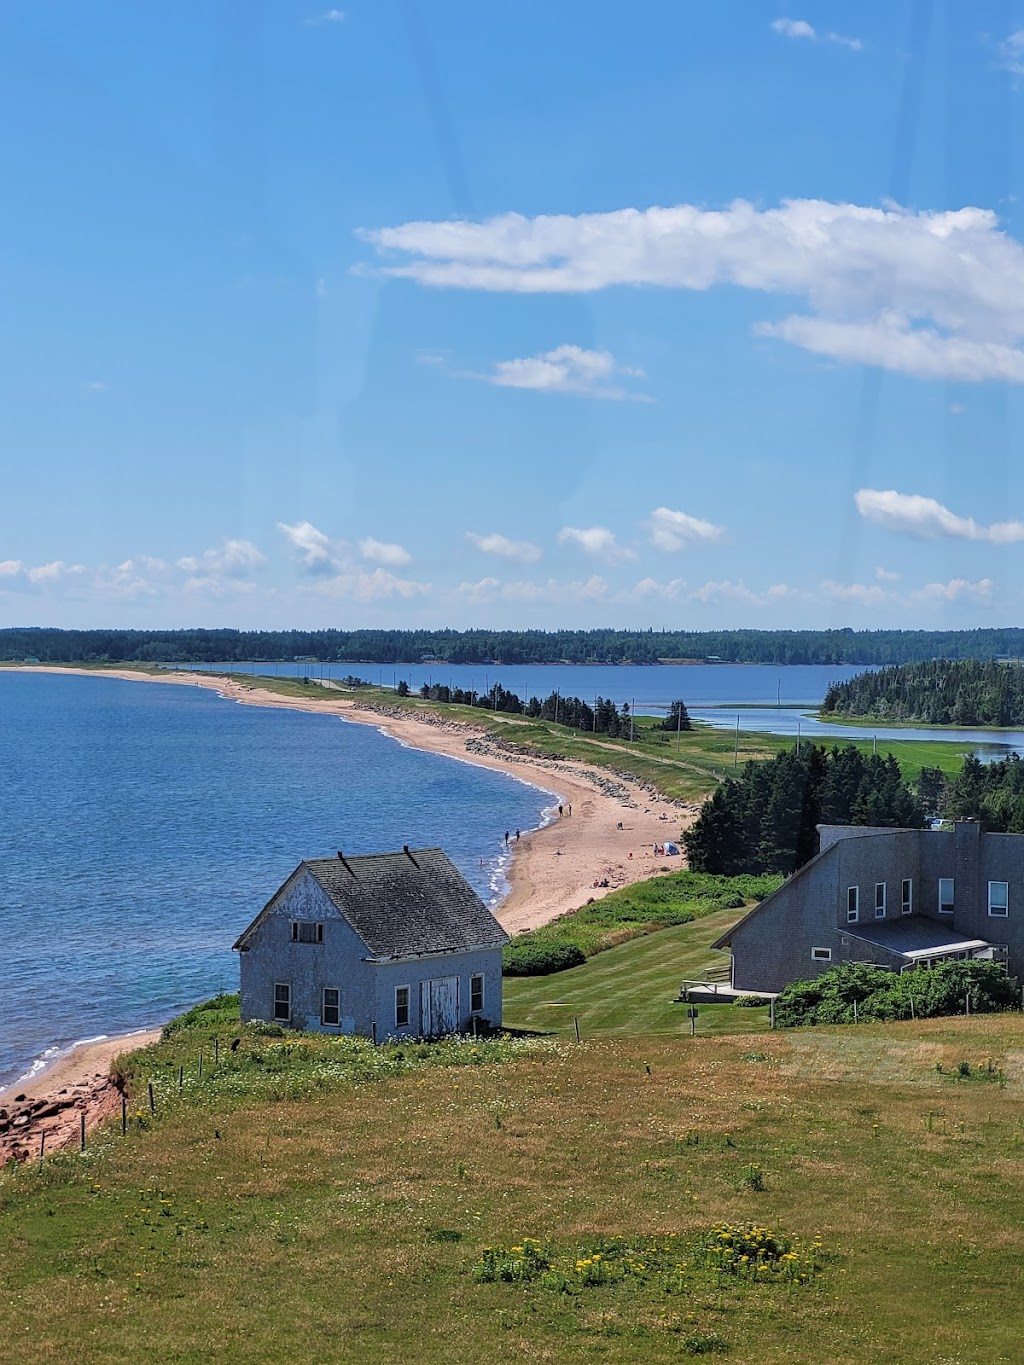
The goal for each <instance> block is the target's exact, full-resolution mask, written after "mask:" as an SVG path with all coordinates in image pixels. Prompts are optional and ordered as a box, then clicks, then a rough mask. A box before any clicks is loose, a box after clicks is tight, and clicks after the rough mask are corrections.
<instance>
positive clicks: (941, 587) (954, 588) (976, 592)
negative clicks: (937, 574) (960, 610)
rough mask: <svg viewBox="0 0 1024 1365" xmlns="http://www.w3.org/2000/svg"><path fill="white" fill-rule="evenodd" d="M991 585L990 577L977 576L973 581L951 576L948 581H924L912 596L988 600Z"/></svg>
mask: <svg viewBox="0 0 1024 1365" xmlns="http://www.w3.org/2000/svg"><path fill="white" fill-rule="evenodd" d="M993 586H994V585H993V583H992V580H991V578H979V579H978V580H977V581H975V582H972V581H971V580H970V579H969V578H951V579H950V580H949V581H948V583H926V584H925V585H924V587H923V588H918V589H917V591H916V592H915V593H913V594H912V596H913V597H916V598H918V599H920V600H921V601H925V602H938V603H944V602H963V601H967V602H988V601H990V600H991V598H992V590H993Z"/></svg>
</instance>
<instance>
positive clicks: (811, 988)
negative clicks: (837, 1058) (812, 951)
mask: <svg viewBox="0 0 1024 1365" xmlns="http://www.w3.org/2000/svg"><path fill="white" fill-rule="evenodd" d="M1019 998H1020V994H1019V986H1018V984H1017V982H1016V981H1015V980H1014V979H1013V978H1012V977H1009V976H1007V974H1006V972H1005V971H1004V969H1003V968H1002V966H1001V965H1000V964H999V963H998V962H942V963H939V965H938V966H936V967H931V968H929V969H928V970H926V971H925V970H918V971H911V972H902V973H896V972H889V971H886V969H885V968H884V967H874V966H871V965H869V964H868V963H866V962H846V963H843V964H842V965H841V966H838V967H833V968H831V969H830V970H829V971H827V972H822V974H821V975H820V976H819V977H816V978H815V979H814V980H813V981H793V982H791V983H790V984H789V985H788V986H787V987H786V988H785V989H784V990H783V991H782V993H781V994H780V995H779V998H778V1000H776V1002H775V1023H776V1025H777V1026H778V1027H780V1028H794V1027H798V1026H800V1025H809V1024H852V1023H853V1022H854V1002H856V1005H857V1018H858V1019H880V1020H888V1019H910V1018H918V1019H929V1018H934V1017H936V1016H940V1015H950V1014H963V1013H964V1011H965V1008H966V1002H967V1000H968V999H969V1000H970V1004H971V1013H972V1014H974V1013H977V1014H986V1013H992V1012H993V1011H995V1010H1007V1009H1012V1008H1013V1007H1014V1006H1015V1005H1016V1004H1017V1002H1018V1000H1019Z"/></svg>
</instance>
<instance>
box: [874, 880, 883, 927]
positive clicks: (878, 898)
mask: <svg viewBox="0 0 1024 1365" xmlns="http://www.w3.org/2000/svg"><path fill="white" fill-rule="evenodd" d="M875 919H885V882H875Z"/></svg>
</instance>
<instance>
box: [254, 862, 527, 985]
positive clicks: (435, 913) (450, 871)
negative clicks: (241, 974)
mask: <svg viewBox="0 0 1024 1365" xmlns="http://www.w3.org/2000/svg"><path fill="white" fill-rule="evenodd" d="M302 869H305V870H306V871H307V872H309V873H310V875H311V876H312V877H314V878H315V880H316V881H317V882H318V884H319V885H320V886H321V887H322V888H323V890H324V891H326V893H327V895H328V896H330V898H331V901H332V903H333V904H334V906H335V907H336V909H337V910H338V912H339V913H340V914H341V915H342V917H343V918H344V919H345V920H347V921H348V923H349V924H350V925H351V927H352V928H353V929H354V930H355V932H356V933H357V934H358V935H359V937H360V938H361V939H362V940H363V942H364V943H365V944H366V946H367V948H368V949H369V950H370V954H371V955H372V956H373V957H385V958H386V957H411V956H415V955H416V954H418V953H445V952H461V951H463V950H465V949H467V948H500V947H501V945H502V944H503V943H507V942H508V935H507V934H506V933H505V931H504V929H502V927H501V925H500V924H499V923H498V921H497V920H496V919H495V918H494V916H493V915H492V914H491V912H490V911H489V910H488V909H487V907H486V906H485V905H484V903H483V901H482V900H481V899H480V897H479V896H478V895H477V894H476V892H475V891H474V890H473V888H472V887H471V886H470V885H469V883H468V882H467V881H466V879H465V878H464V877H463V875H462V873H461V872H460V871H459V870H458V868H457V867H455V865H454V864H453V863H452V862H451V861H450V859H449V858H448V856H447V855H446V854H445V852H444V850H443V849H440V848H415V849H408V850H403V851H402V852H400V853H370V854H364V855H361V856H357V857H349V856H346V857H345V858H344V859H342V858H341V857H340V856H339V857H337V858H307V859H305V860H304V861H303V862H302V863H300V864H299V869H298V870H302ZM293 875H294V874H293ZM290 880H291V878H289V881H290ZM275 899H276V897H275ZM272 904H273V901H271V905H272ZM269 909H270V906H269V905H268V906H267V910H269ZM265 913H266V911H264V912H263V914H265ZM263 914H261V915H259V916H257V918H256V919H255V920H254V921H253V923H252V924H251V925H250V926H249V928H248V929H247V930H246V931H245V933H244V934H243V935H242V936H241V938H240V939H239V940H238V942H237V943H236V944H235V947H236V948H242V949H244V948H246V947H248V939H249V936H250V934H251V933H252V931H253V930H254V929H255V928H256V925H257V924H258V923H259V922H260V920H261V919H262V918H263Z"/></svg>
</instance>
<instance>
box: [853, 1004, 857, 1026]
mask: <svg viewBox="0 0 1024 1365" xmlns="http://www.w3.org/2000/svg"><path fill="white" fill-rule="evenodd" d="M853 1022H854V1023H856V1022H857V1002H856V1000H855V1001H854V1002H853Z"/></svg>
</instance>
